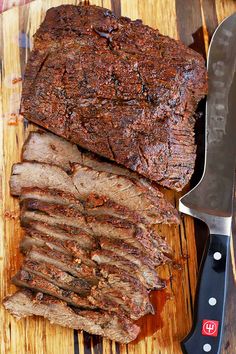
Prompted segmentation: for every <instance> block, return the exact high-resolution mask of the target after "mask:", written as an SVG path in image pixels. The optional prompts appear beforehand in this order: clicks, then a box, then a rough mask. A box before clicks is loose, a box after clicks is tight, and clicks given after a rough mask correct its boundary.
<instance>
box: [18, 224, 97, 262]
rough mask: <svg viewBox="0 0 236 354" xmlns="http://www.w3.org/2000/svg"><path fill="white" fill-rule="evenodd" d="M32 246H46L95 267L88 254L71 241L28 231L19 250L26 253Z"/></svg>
mask: <svg viewBox="0 0 236 354" xmlns="http://www.w3.org/2000/svg"><path fill="white" fill-rule="evenodd" d="M33 246H36V247H44V246H46V247H48V248H49V249H52V250H55V251H58V252H60V253H63V254H65V255H70V256H71V257H75V258H76V259H79V260H80V261H81V262H82V263H83V264H85V265H87V266H89V267H96V264H95V263H94V262H93V261H92V260H91V258H90V253H89V252H87V251H85V250H83V249H81V248H80V247H78V245H77V244H75V243H74V242H73V241H69V242H68V241H58V240H56V239H55V238H53V237H50V236H48V235H47V234H43V233H39V232H35V231H34V230H29V229H28V230H27V234H26V236H25V237H24V238H23V239H22V240H21V242H20V249H21V251H22V252H23V253H27V252H28V251H29V250H30V249H31V248H32V247H33Z"/></svg>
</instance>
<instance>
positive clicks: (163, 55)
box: [21, 5, 207, 190]
mask: <svg viewBox="0 0 236 354" xmlns="http://www.w3.org/2000/svg"><path fill="white" fill-rule="evenodd" d="M206 92H207V83H206V69H205V66H204V60H203V58H202V57H201V56H200V55H199V54H198V53H196V52H195V51H193V50H191V49H189V48H187V47H186V46H185V45H183V44H182V43H181V42H179V41H176V40H174V39H171V38H169V37H167V36H163V35H161V34H160V33H159V31H158V30H155V29H152V28H150V27H148V26H145V25H143V24H142V21H141V20H136V21H131V20H130V19H129V18H126V17H117V16H115V15H114V14H113V13H112V12H111V11H110V10H107V9H104V8H101V7H97V6H73V5H62V6H59V7H55V8H52V9H50V10H48V12H47V14H46V17H45V20H44V21H43V23H42V24H41V26H40V28H39V29H38V30H37V32H36V34H35V36H34V49H33V50H32V52H31V54H30V57H29V60H28V63H27V67H26V71H25V76H24V82H23V94H22V104H21V111H22V113H23V115H24V117H25V118H27V119H29V120H30V121H32V122H35V123H37V124H39V125H41V126H43V127H45V128H47V129H49V130H51V131H52V132H54V133H56V134H58V135H59V136H62V137H64V138H66V139H67V140H69V141H72V142H74V143H76V144H78V145H80V146H82V147H83V148H86V149H87V150H90V151H93V152H95V153H97V154H100V155H102V156H104V157H106V158H108V159H110V160H114V161H116V162H117V163H119V164H122V165H124V166H126V167H127V168H129V169H131V170H133V171H136V172H138V173H140V174H142V175H144V176H146V177H148V178H149V179H151V180H154V181H157V182H158V183H160V184H161V185H163V186H166V187H169V188H172V189H175V190H181V189H182V188H183V187H184V186H185V185H186V184H187V183H188V181H189V180H190V178H191V175H192V173H193V170H194V164H195V152H196V147H195V144H194V123H195V119H194V111H195V109H196V107H197V104H198V102H199V100H200V99H201V98H202V97H203V96H204V95H205V94H206Z"/></svg>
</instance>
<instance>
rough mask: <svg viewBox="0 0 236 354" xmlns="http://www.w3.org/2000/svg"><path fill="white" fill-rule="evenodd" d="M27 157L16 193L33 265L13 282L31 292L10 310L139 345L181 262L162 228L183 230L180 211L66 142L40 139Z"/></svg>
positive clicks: (33, 137)
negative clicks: (168, 274)
mask: <svg viewBox="0 0 236 354" xmlns="http://www.w3.org/2000/svg"><path fill="white" fill-rule="evenodd" d="M22 157H23V162H22V163H18V164H15V165H14V166H13V169H12V176H11V180H10V188H11V194H12V195H13V196H18V197H19V198H20V203H21V225H22V226H23V228H24V230H25V237H24V239H23V240H22V242H21V250H22V252H23V253H24V254H25V260H24V263H23V266H22V268H21V269H20V271H19V272H18V273H17V274H16V275H15V276H14V278H13V283H14V284H16V285H17V286H19V287H22V288H23V290H20V291H18V292H17V293H15V294H14V295H12V296H10V297H8V298H6V299H5V301H4V305H5V307H6V308H7V309H8V310H9V311H10V312H11V313H12V314H13V315H15V316H16V317H18V318H22V317H25V316H31V315H40V316H44V317H45V318H47V319H49V320H50V321H51V322H54V323H57V324H60V325H62V326H66V327H71V328H75V329H82V330H85V331H87V332H90V333H92V334H98V335H102V336H105V337H108V338H110V339H112V340H116V341H118V342H121V343H127V342H130V341H132V340H133V339H135V338H136V337H137V335H138V333H139V330H140V329H139V327H138V326H137V325H136V324H135V323H134V321H135V320H137V319H138V318H140V317H141V316H144V315H145V314H147V313H154V310H153V307H152V304H151V303H150V300H149V291H150V290H151V289H160V288H162V287H163V286H164V284H163V281H162V280H160V279H159V277H158V275H157V273H156V267H157V266H159V265H160V264H162V263H164V262H166V261H168V259H170V255H171V250H170V248H169V246H168V245H167V243H166V242H165V240H164V239H163V238H162V237H160V236H159V235H158V234H157V233H156V232H155V231H154V230H153V227H152V226H153V225H155V224H158V223H177V222H178V214H177V212H176V210H175V209H174V207H173V206H172V205H171V204H169V202H167V201H166V200H165V199H164V197H163V195H162V193H161V192H160V191H159V190H158V189H157V187H156V185H154V184H152V183H151V182H149V181H147V180H146V179H145V178H143V177H140V176H139V175H137V174H136V173H134V172H130V171H129V170H127V169H125V168H123V167H120V166H118V165H115V164H113V163H110V162H106V161H102V160H100V159H98V158H97V157H95V156H94V155H92V154H90V153H88V152H82V151H80V150H78V148H77V146H76V145H73V144H72V143H70V142H67V141H66V140H64V139H62V138H60V137H58V136H56V135H53V134H50V133H47V132H44V131H39V132H32V133H31V134H30V135H29V138H28V139H27V141H26V142H25V145H24V148H23V154H22Z"/></svg>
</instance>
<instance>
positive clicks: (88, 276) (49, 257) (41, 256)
mask: <svg viewBox="0 0 236 354" xmlns="http://www.w3.org/2000/svg"><path fill="white" fill-rule="evenodd" d="M26 259H27V260H28V259H29V260H32V261H37V262H45V263H49V264H52V265H54V266H56V267H58V268H60V269H61V270H63V271H65V272H68V273H69V274H71V275H73V276H75V277H78V278H80V279H84V280H86V282H87V283H89V284H92V285H94V284H97V283H98V281H99V278H98V276H97V269H96V268H95V267H94V268H93V267H91V266H87V265H86V264H83V263H82V262H81V259H80V258H73V257H71V256H69V255H65V254H63V253H61V252H58V251H55V250H52V249H50V248H49V247H46V246H44V247H35V246H33V247H32V248H31V249H30V251H29V252H28V253H27V258H26Z"/></svg>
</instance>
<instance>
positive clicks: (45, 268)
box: [24, 259, 92, 297]
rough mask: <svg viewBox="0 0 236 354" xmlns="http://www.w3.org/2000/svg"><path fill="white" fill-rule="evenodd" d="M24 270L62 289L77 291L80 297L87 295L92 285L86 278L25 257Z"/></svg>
mask: <svg viewBox="0 0 236 354" xmlns="http://www.w3.org/2000/svg"><path fill="white" fill-rule="evenodd" d="M24 270H26V271H27V272H29V273H33V274H35V275H38V276H40V277H42V278H44V279H46V280H48V281H49V282H50V283H52V284H54V285H56V286H58V287H60V288H62V289H65V290H70V291H73V292H75V293H78V294H79V295H80V296H82V297H84V296H88V295H89V294H90V292H91V287H92V285H91V284H89V283H88V282H86V280H84V279H81V278H77V277H74V276H73V275H71V274H69V273H67V272H64V271H63V270H61V269H60V268H58V267H56V266H54V265H53V264H49V263H46V262H40V261H32V260H30V259H27V260H26V261H25V262H24Z"/></svg>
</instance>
